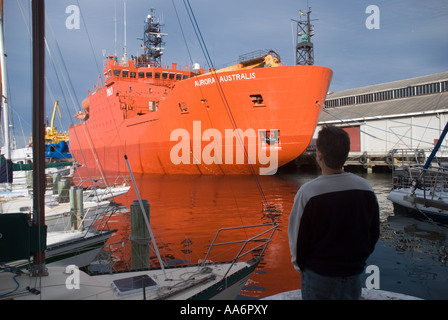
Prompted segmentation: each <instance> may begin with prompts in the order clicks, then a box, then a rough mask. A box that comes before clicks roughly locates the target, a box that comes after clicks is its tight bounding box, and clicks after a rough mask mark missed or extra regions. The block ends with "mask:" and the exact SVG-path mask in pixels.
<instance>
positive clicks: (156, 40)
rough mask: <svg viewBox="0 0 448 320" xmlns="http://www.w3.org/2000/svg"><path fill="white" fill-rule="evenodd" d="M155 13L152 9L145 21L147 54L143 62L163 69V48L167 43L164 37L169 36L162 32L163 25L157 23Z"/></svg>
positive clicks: (144, 45)
mask: <svg viewBox="0 0 448 320" xmlns="http://www.w3.org/2000/svg"><path fill="white" fill-rule="evenodd" d="M154 13H155V10H154V9H151V12H150V14H148V16H147V17H146V20H145V32H144V38H143V49H144V52H145V53H144V57H143V58H144V59H143V62H144V63H145V64H149V65H151V66H152V67H161V66H162V55H163V51H162V50H163V49H165V48H164V47H163V46H164V45H165V42H164V41H163V38H162V37H163V36H166V35H167V34H165V33H161V32H160V31H161V29H160V27H161V26H162V24H161V23H160V22H159V21H156V19H155V17H154Z"/></svg>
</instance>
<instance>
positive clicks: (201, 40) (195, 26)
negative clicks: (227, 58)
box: [184, 0, 269, 207]
mask: <svg viewBox="0 0 448 320" xmlns="http://www.w3.org/2000/svg"><path fill="white" fill-rule="evenodd" d="M187 4H188V7H187ZM184 5H185V8H186V9H187V13H188V15H189V17H190V20H191V22H192V24H193V29H194V30H195V33H196V36H197V37H198V40H199V44H200V46H201V48H202V51H203V54H204V56H205V58H206V60H207V63H208V64H209V65H210V67H211V68H212V72H211V73H212V75H213V76H214V77H215V83H216V85H217V87H218V92H219V94H220V96H221V99H222V101H223V103H224V106H225V108H226V111H227V114H228V115H229V118H230V121H231V123H232V126H233V127H234V129H235V132H236V133H237V137H238V140H239V142H240V145H241V147H242V148H243V150H244V154H245V155H246V158H247V160H248V163H249V167H250V170H251V172H252V174H253V176H254V177H255V180H256V184H257V187H258V189H259V191H260V193H261V196H262V198H263V202H264V204H265V206H268V207H269V203H268V201H267V198H266V196H265V194H264V191H263V188H262V187H261V184H260V181H259V179H258V177H257V175H256V173H255V170H254V167H253V164H252V162H251V160H250V158H249V155H248V152H247V149H246V147H245V146H244V141H243V140H242V138H241V136H240V132H239V130H238V126H237V124H236V121H235V118H234V116H233V114H232V111H231V110H230V105H229V103H228V101H227V99H226V96H225V94H224V90H223V88H222V86H221V84H220V82H219V78H218V75H217V73H216V71H215V68H214V67H213V62H212V60H211V58H210V54H209V52H208V50H207V46H206V44H205V41H204V38H203V36H202V33H201V31H200V29H199V25H198V22H197V20H196V17H195V15H194V12H193V9H192V8H191V5H190V2H189V0H184Z"/></svg>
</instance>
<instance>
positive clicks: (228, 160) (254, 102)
mask: <svg viewBox="0 0 448 320" xmlns="http://www.w3.org/2000/svg"><path fill="white" fill-rule="evenodd" d="M331 77H332V71H331V70H330V69H328V68H324V67H318V66H289V67H275V68H260V69H251V70H239V71H232V72H223V73H217V74H215V75H213V74H204V75H201V76H197V77H192V78H189V79H187V80H182V81H178V82H176V83H175V84H174V85H171V86H166V87H163V86H162V87H161V86H154V85H153V84H150V83H142V82H137V81H134V82H133V81H110V82H109V83H107V84H106V86H105V87H104V88H101V89H99V90H97V91H96V92H95V93H94V94H91V95H90V97H89V98H88V99H89V117H88V120H87V121H83V122H82V123H80V124H76V125H74V126H72V127H71V128H70V130H69V134H70V152H71V154H72V156H73V157H74V159H75V160H76V161H77V162H78V163H80V164H84V165H87V166H89V168H92V169H94V168H98V167H99V168H101V169H102V170H104V171H107V172H128V169H127V165H126V162H125V155H126V156H127V158H128V159H129V163H130V166H131V169H132V171H133V172H134V173H142V174H144V173H156V174H251V173H256V174H272V173H275V172H276V170H277V168H278V167H280V166H282V165H284V164H286V163H288V162H290V161H292V160H293V159H295V158H296V157H298V156H299V155H300V154H301V153H302V152H303V151H304V150H305V149H306V148H307V146H308V144H309V142H310V141H311V138H312V136H313V133H314V130H315V127H316V124H317V121H318V117H319V114H320V112H321V110H322V105H323V104H324V101H325V97H326V93H327V90H328V87H329V85H330V81H331ZM155 96H157V110H155V111H152V112H142V111H141V112H139V115H137V116H131V115H132V112H137V111H136V110H146V109H147V108H151V106H152V107H153V105H151V102H152V101H155ZM153 110H154V108H153ZM269 136H271V139H269ZM243 144H244V146H243Z"/></svg>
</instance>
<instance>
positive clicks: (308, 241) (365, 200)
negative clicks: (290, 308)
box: [288, 126, 379, 299]
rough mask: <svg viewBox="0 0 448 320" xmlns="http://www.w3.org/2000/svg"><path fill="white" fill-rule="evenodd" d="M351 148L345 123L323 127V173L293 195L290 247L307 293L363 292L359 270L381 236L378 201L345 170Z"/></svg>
mask: <svg viewBox="0 0 448 320" xmlns="http://www.w3.org/2000/svg"><path fill="white" fill-rule="evenodd" d="M349 151H350V138H349V136H348V134H347V133H346V132H345V131H344V130H343V129H341V128H338V127H334V126H326V127H324V128H323V129H322V130H321V131H320V132H319V134H318V138H317V143H316V160H317V163H318V165H319V166H320V168H321V170H322V175H321V176H319V177H318V178H316V179H314V180H312V181H309V182H307V183H305V184H304V185H302V186H301V187H300V189H299V191H298V192H297V194H296V196H295V198H294V206H293V208H292V210H291V214H290V217H289V230H288V235H289V247H290V250H291V255H292V263H293V265H294V267H295V269H296V270H298V271H299V272H300V273H301V280H302V297H303V299H359V298H360V297H361V273H362V272H363V270H364V267H365V262H366V260H367V258H368V257H369V255H370V254H371V253H372V252H373V250H374V248H375V244H376V242H377V241H378V238H379V206H378V201H377V198H376V195H375V193H374V191H373V189H372V187H371V186H370V184H369V182H368V181H367V180H365V179H363V178H361V177H359V176H356V175H354V174H352V173H345V172H344V169H343V168H344V163H345V161H346V159H347V156H348V153H349Z"/></svg>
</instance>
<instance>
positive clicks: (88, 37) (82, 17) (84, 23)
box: [76, 0, 101, 75]
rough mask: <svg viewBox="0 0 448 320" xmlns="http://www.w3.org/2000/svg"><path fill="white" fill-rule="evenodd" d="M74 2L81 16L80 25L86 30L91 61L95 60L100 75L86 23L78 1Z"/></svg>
mask: <svg viewBox="0 0 448 320" xmlns="http://www.w3.org/2000/svg"><path fill="white" fill-rule="evenodd" d="M76 2H77V3H78V8H79V13H80V14H81V19H82V24H83V25H84V28H85V29H86V34H87V39H88V40H89V44H90V49H91V51H92V55H93V59H94V60H95V64H96V69H97V70H98V72H99V73H100V75H101V69H100V66H99V65H98V61H97V60H96V58H95V51H94V50H93V44H92V40H91V39H90V34H89V31H88V29H87V24H86V21H85V20H84V15H83V13H82V10H81V6H80V5H79V0H76Z"/></svg>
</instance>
